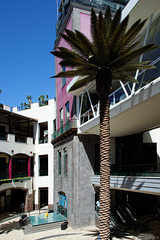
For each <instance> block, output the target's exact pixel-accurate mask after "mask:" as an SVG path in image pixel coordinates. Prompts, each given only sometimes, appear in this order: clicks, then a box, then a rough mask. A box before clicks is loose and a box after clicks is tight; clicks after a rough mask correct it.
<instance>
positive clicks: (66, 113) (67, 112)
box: [65, 102, 70, 123]
mask: <svg viewBox="0 0 160 240" xmlns="http://www.w3.org/2000/svg"><path fill="white" fill-rule="evenodd" d="M65 110H66V111H65V123H66V122H68V121H69V120H70V113H69V102H67V103H66V105H65Z"/></svg>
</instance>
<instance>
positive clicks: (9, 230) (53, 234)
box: [0, 211, 160, 240]
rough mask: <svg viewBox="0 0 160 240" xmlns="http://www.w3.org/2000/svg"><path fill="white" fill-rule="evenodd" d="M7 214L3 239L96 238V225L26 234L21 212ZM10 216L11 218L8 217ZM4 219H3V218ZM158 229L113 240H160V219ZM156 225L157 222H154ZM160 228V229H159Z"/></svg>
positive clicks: (1, 224)
mask: <svg viewBox="0 0 160 240" xmlns="http://www.w3.org/2000/svg"><path fill="white" fill-rule="evenodd" d="M15 214H16V213H11V214H7V215H6V217H7V218H5V219H4V217H5V216H4V214H0V221H1V222H0V239H1V240H27V239H28V240H51V239H53V240H64V239H66V240H67V239H68V240H73V239H74V240H75V239H76V240H93V239H96V229H97V228H96V227H95V226H92V227H84V228H80V229H72V228H71V227H70V226H69V227H68V228H67V229H66V230H61V229H54V230H47V231H43V232H38V233H34V234H28V235H24V232H23V230H22V228H21V227H20V225H19V219H20V214H19V215H15ZM35 214H38V211H33V212H32V213H31V215H35ZM8 217H9V218H8ZM2 219H3V220H2ZM156 224H157V226H156V228H157V231H156V233H153V232H152V231H150V232H147V233H141V234H140V233H135V232H133V233H130V235H127V236H126V237H125V236H119V237H113V240H119V239H121V240H130V239H132V240H160V227H159V226H160V221H157V223H156ZM154 225H155V222H154ZM158 229H159V230H158Z"/></svg>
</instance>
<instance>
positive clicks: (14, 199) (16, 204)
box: [11, 189, 27, 212]
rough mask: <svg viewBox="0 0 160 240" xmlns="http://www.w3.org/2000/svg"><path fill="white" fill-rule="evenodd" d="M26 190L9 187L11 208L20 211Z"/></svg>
mask: <svg viewBox="0 0 160 240" xmlns="http://www.w3.org/2000/svg"><path fill="white" fill-rule="evenodd" d="M26 194H27V191H26V190H24V189H11V210H14V211H16V212H21V211H22V209H21V207H20V204H21V203H24V204H25V200H26Z"/></svg>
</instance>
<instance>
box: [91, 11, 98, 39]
mask: <svg viewBox="0 0 160 240" xmlns="http://www.w3.org/2000/svg"><path fill="white" fill-rule="evenodd" d="M96 24H97V16H96V13H95V11H94V9H93V8H92V9H91V36H92V39H94V38H95V32H94V31H95V30H94V28H95V25H96Z"/></svg>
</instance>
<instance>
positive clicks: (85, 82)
mask: <svg viewBox="0 0 160 240" xmlns="http://www.w3.org/2000/svg"><path fill="white" fill-rule="evenodd" d="M94 80H95V75H90V76H87V77H85V78H83V79H81V80H79V81H78V82H76V83H74V85H73V86H72V87H71V88H70V90H69V92H71V91H74V90H77V89H79V88H81V87H85V86H86V85H88V84H89V83H90V82H92V81H94Z"/></svg>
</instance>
